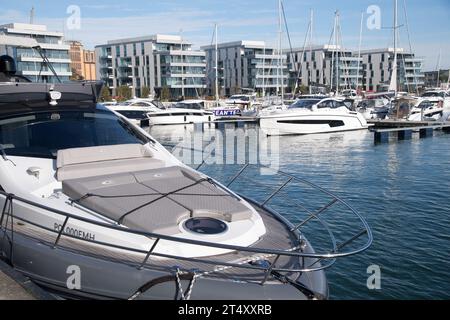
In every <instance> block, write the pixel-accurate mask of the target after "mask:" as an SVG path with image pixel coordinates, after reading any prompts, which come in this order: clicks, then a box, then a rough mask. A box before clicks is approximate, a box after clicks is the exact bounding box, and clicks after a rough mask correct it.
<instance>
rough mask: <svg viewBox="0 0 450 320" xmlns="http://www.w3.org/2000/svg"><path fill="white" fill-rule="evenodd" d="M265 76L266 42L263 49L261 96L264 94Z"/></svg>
mask: <svg viewBox="0 0 450 320" xmlns="http://www.w3.org/2000/svg"><path fill="white" fill-rule="evenodd" d="M265 76H266V44H265V43H264V49H263V65H262V96H263V97H265V96H266V84H265V80H266V79H265Z"/></svg>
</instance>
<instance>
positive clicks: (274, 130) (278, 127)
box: [260, 112, 368, 136]
mask: <svg viewBox="0 0 450 320" xmlns="http://www.w3.org/2000/svg"><path fill="white" fill-rule="evenodd" d="M260 126H261V130H263V132H264V133H265V134H267V135H270V136H271V135H294V134H299V135H304V134H315V133H330V132H340V131H352V130H363V129H367V128H368V126H367V122H366V120H365V119H364V117H363V116H362V115H360V114H357V113H356V112H355V113H349V114H346V115H339V114H338V115H333V114H322V115H320V114H315V115H307V114H306V115H287V116H279V117H277V116H270V117H262V118H260Z"/></svg>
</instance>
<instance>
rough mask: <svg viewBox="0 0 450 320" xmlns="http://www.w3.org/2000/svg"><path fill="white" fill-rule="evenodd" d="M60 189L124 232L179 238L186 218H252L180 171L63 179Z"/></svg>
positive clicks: (201, 181)
mask: <svg viewBox="0 0 450 320" xmlns="http://www.w3.org/2000/svg"><path fill="white" fill-rule="evenodd" d="M62 185H63V192H64V193H65V194H66V195H68V196H69V197H70V198H71V199H72V200H75V201H76V202H77V203H79V204H81V205H83V206H85V207H87V208H89V209H92V210H94V211H96V212H98V213H101V214H103V215H105V216H106V217H108V218H110V219H113V220H114V221H117V222H119V221H121V223H122V224H123V225H125V226H128V227H129V228H132V229H137V230H141V231H147V232H154V233H159V234H166V235H175V234H177V233H179V232H180V229H179V223H180V222H181V221H182V220H184V219H187V218H189V217H215V218H219V219H222V220H224V221H227V222H233V221H239V220H245V219H249V218H250V217H251V215H252V212H251V210H250V209H249V208H248V207H247V206H246V205H244V204H243V203H242V202H241V201H239V200H238V199H236V198H235V197H233V196H231V195H229V194H228V193H226V192H225V191H223V190H221V189H219V188H217V187H216V186H215V185H214V184H212V183H210V182H209V181H205V180H204V179H202V177H201V176H200V175H197V174H195V173H191V172H188V171H187V170H186V169H184V168H181V167H170V168H162V169H153V170H145V171H138V172H130V173H121V174H114V175H106V176H96V177H87V178H80V179H74V180H64V181H63V182H62ZM126 213H128V214H127V215H125V214H126ZM124 215H125V216H124ZM121 217H123V220H121Z"/></svg>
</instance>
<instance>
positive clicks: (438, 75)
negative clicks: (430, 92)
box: [436, 48, 441, 88]
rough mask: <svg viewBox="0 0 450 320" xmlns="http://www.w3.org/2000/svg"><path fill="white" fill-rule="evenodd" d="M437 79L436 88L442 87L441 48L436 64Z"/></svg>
mask: <svg viewBox="0 0 450 320" xmlns="http://www.w3.org/2000/svg"><path fill="white" fill-rule="evenodd" d="M436 71H437V78H436V88H439V86H440V81H439V80H440V79H439V78H440V77H441V48H439V55H438V61H437V64H436Z"/></svg>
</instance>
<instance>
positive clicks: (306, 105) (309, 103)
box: [288, 99, 322, 110]
mask: <svg viewBox="0 0 450 320" xmlns="http://www.w3.org/2000/svg"><path fill="white" fill-rule="evenodd" d="M321 101H322V100H321V99H300V100H298V101H296V102H294V103H293V104H291V105H290V106H289V107H288V109H310V110H311V109H312V107H313V106H314V105H316V104H318V103H319V102H321ZM301 104H304V105H301Z"/></svg>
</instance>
